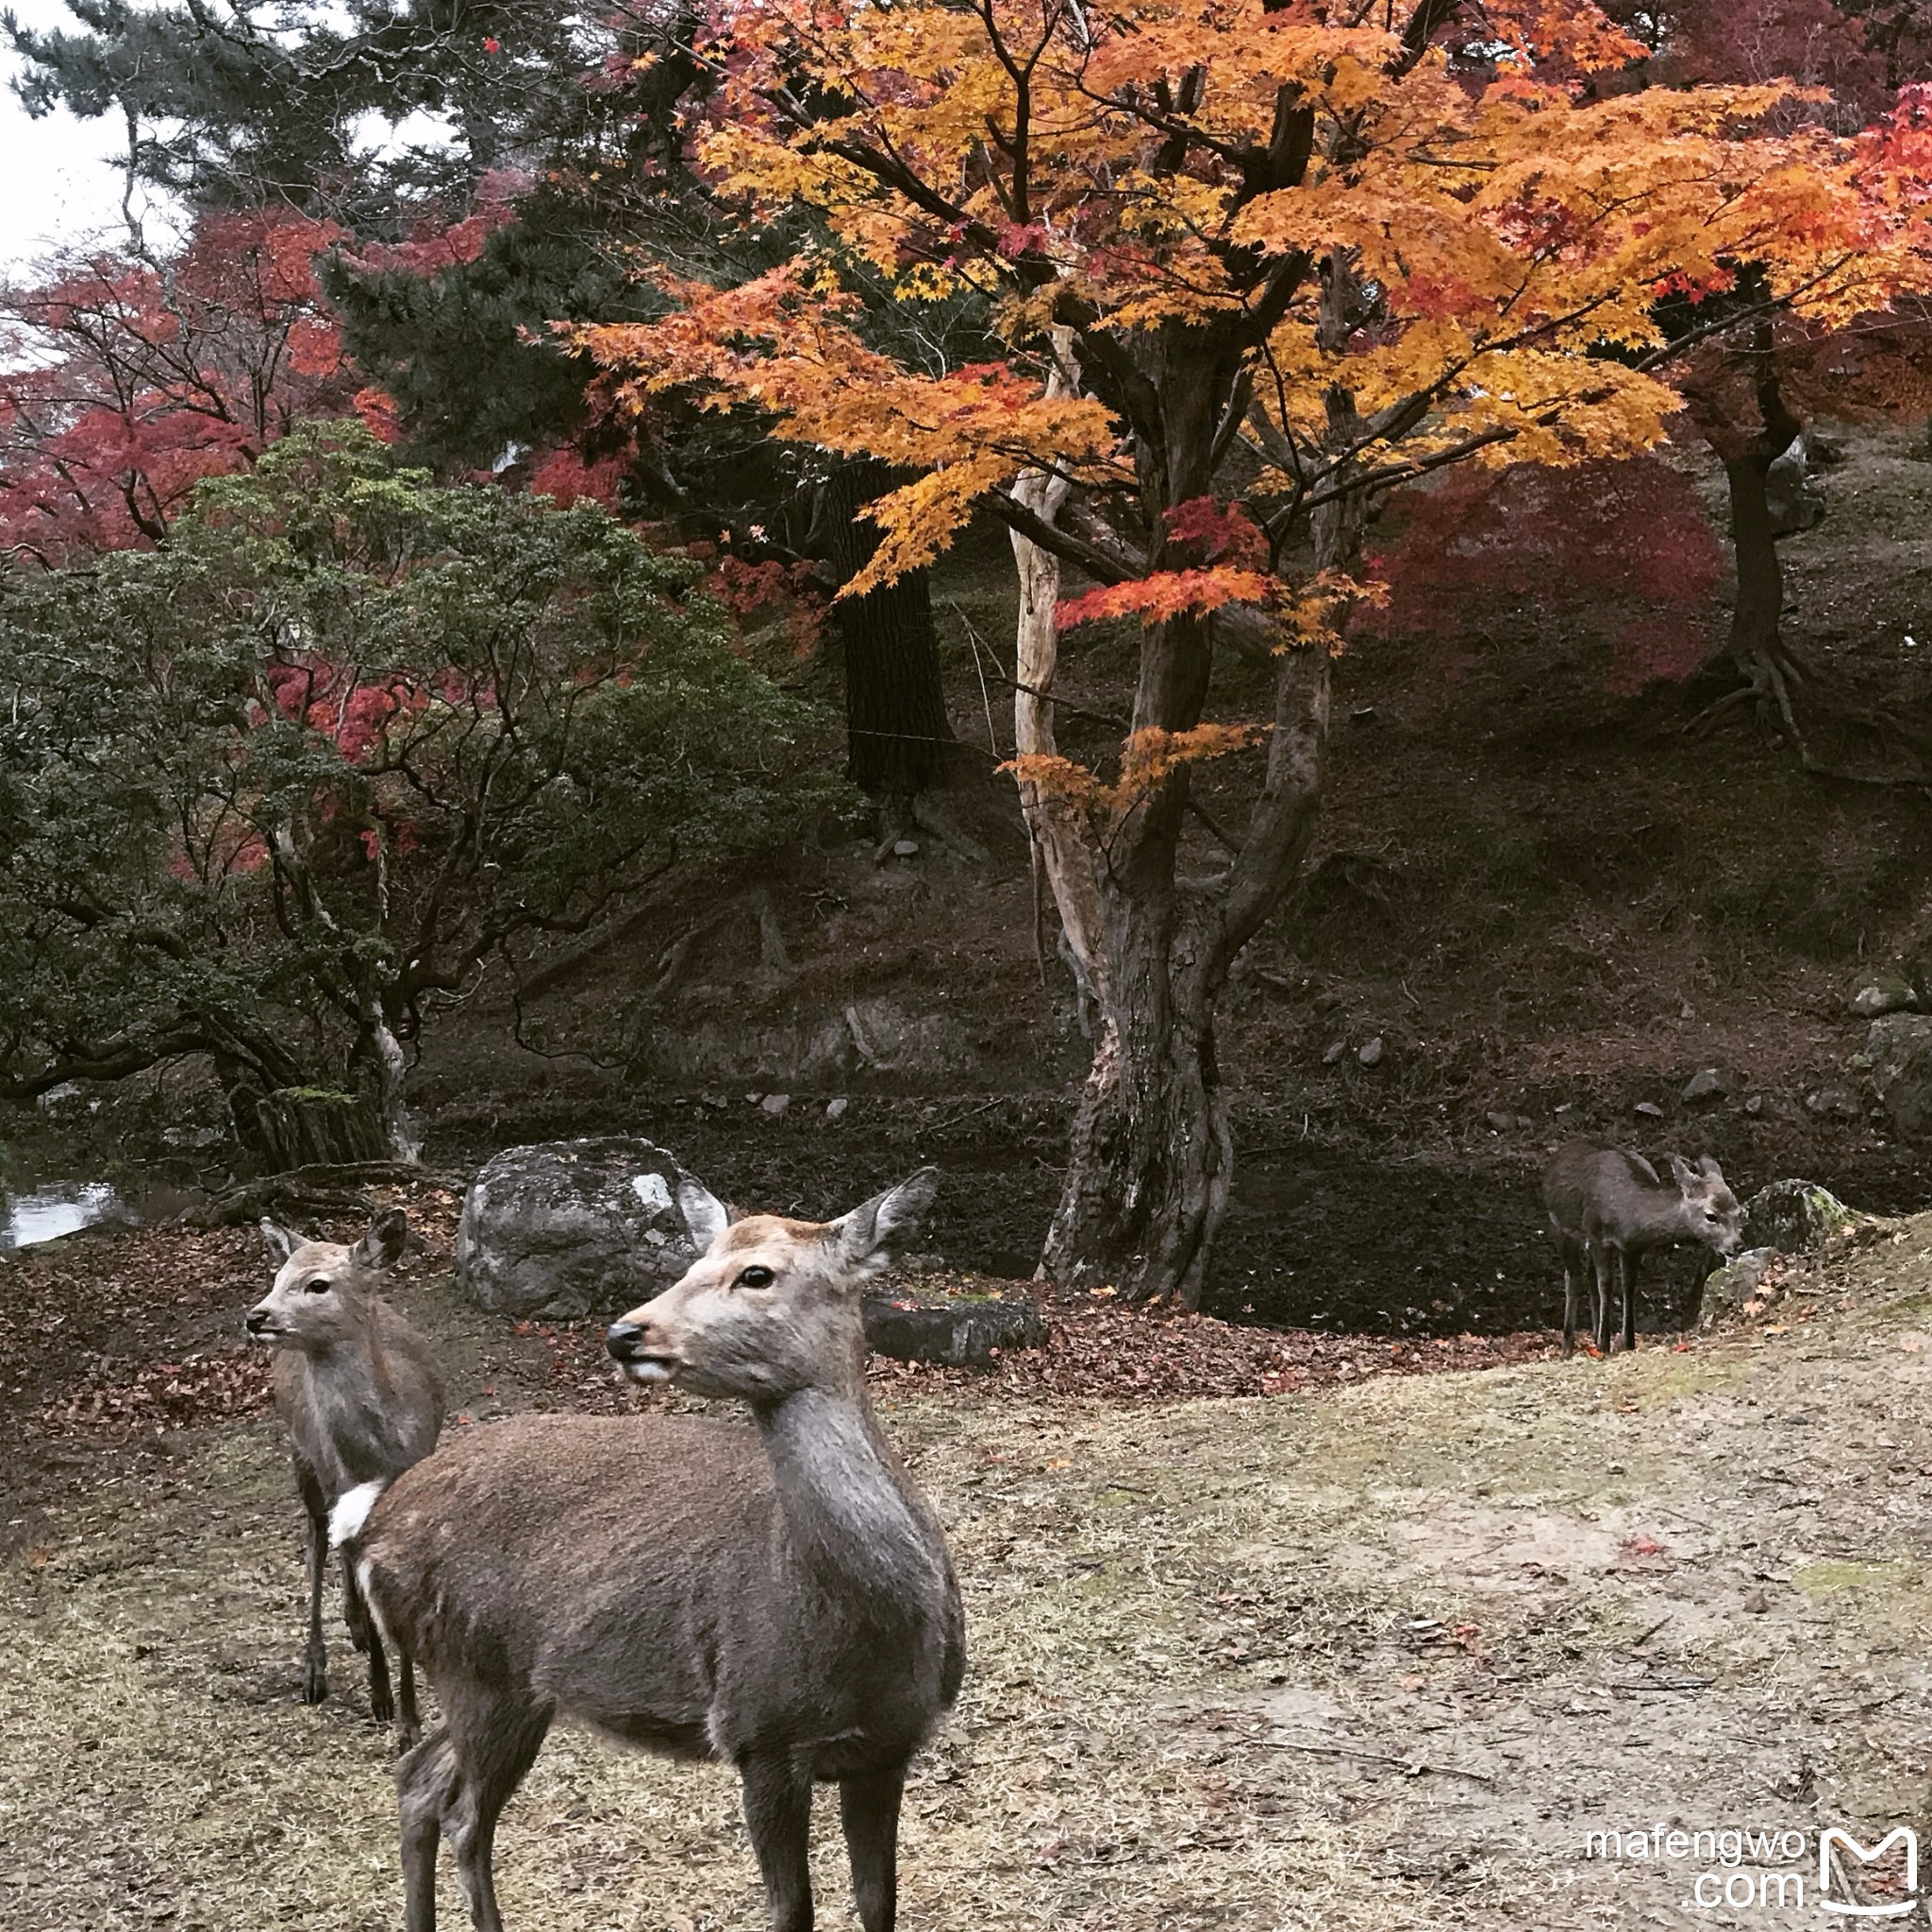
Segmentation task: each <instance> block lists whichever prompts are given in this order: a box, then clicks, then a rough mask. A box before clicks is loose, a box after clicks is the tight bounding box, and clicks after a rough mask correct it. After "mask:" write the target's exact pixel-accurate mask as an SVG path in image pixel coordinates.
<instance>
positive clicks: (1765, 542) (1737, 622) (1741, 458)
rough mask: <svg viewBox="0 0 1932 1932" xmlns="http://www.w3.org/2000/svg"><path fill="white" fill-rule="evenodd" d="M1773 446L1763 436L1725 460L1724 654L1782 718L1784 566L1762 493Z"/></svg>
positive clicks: (1785, 661)
mask: <svg viewBox="0 0 1932 1932" xmlns="http://www.w3.org/2000/svg"><path fill="white" fill-rule="evenodd" d="M1794 433H1795V430H1794ZM1770 441H1773V436H1772V434H1771V433H1767V434H1766V435H1765V436H1764V437H1762V438H1760V439H1759V440H1758V441H1757V444H1756V445H1755V446H1754V447H1752V448H1751V449H1748V450H1745V451H1743V452H1741V453H1740V454H1737V455H1733V456H1727V457H1726V458H1724V477H1725V480H1726V481H1727V482H1728V483H1729V485H1730V491H1731V549H1732V553H1733V555H1734V557H1735V558H1736V561H1737V568H1738V593H1737V598H1736V601H1735V602H1734V603H1733V604H1732V606H1731V631H1730V639H1729V641H1728V644H1727V649H1728V650H1729V653H1730V657H1731V661H1732V662H1733V663H1734V664H1735V665H1736V666H1737V667H1738V670H1739V673H1740V675H1742V677H1743V678H1744V680H1745V682H1746V683H1747V684H1748V685H1749V686H1750V688H1751V690H1752V691H1753V693H1754V694H1755V695H1756V696H1757V700H1758V702H1759V703H1760V704H1761V705H1764V706H1767V707H1770V708H1773V709H1775V710H1777V711H1779V712H1782V711H1784V710H1785V709H1786V708H1787V706H1788V703H1789V700H1788V698H1787V696H1786V693H1785V691H1784V679H1785V678H1786V677H1787V676H1788V675H1789V674H1790V660H1789V659H1788V658H1787V657H1786V655H1785V648H1784V639H1783V636H1782V634H1781V631H1780V625H1781V624H1782V621H1783V617H1784V608H1785V575H1784V566H1783V564H1782V563H1781V562H1780V561H1779V559H1778V554H1777V538H1776V533H1775V532H1774V529H1773V527H1772V517H1771V506H1770V503H1769V501H1768V498H1767V494H1766V491H1765V478H1766V476H1767V475H1769V474H1770V471H1771V466H1772V463H1773V462H1774V460H1775V459H1776V458H1777V457H1778V456H1779V455H1780V454H1781V453H1782V451H1781V448H1780V449H1777V450H1771V451H1770V452H1769V453H1768V454H1767V453H1766V447H1765V446H1766V445H1767V444H1768V443H1769V442H1770ZM1788 441H1789V439H1788ZM1786 722H1787V723H1788V724H1789V723H1790V721H1789V720H1787V721H1786Z"/></svg>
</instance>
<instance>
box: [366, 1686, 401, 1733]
mask: <svg viewBox="0 0 1932 1932" xmlns="http://www.w3.org/2000/svg"><path fill="white" fill-rule="evenodd" d="M369 1715H370V1716H371V1717H373V1718H374V1719H375V1722H376V1723H377V1724H393V1723H394V1722H395V1716H396V1703H395V1699H394V1698H393V1697H391V1695H390V1691H389V1686H388V1685H387V1684H372V1685H371V1686H370V1687H369Z"/></svg>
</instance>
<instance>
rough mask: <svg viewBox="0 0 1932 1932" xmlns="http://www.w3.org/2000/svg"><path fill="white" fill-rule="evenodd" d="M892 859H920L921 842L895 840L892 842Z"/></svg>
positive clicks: (915, 840)
mask: <svg viewBox="0 0 1932 1932" xmlns="http://www.w3.org/2000/svg"><path fill="white" fill-rule="evenodd" d="M892 857H893V858H918V857H919V841H918V840H917V839H894V840H893V841H892Z"/></svg>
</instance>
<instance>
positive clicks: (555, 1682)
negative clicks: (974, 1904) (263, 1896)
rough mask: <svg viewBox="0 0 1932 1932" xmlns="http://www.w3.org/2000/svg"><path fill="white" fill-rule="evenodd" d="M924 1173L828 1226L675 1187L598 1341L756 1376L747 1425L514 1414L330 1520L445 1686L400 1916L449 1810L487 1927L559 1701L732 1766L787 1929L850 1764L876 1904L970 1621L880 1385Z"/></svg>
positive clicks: (869, 1904)
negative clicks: (655, 1261) (687, 1231)
mask: <svg viewBox="0 0 1932 1932" xmlns="http://www.w3.org/2000/svg"><path fill="white" fill-rule="evenodd" d="M931 1191H932V1186H931V1181H930V1178H929V1176H928V1175H924V1174H922V1175H916V1176H914V1178H913V1179H912V1180H911V1181H908V1182H907V1183H906V1184H905V1185H904V1186H903V1187H901V1188H898V1189H895V1190H893V1191H891V1192H890V1193H887V1194H883V1195H880V1196H879V1197H878V1198H877V1199H876V1200H874V1201H870V1202H868V1203H866V1204H865V1206H864V1207H862V1208H856V1209H854V1211H853V1212H852V1213H851V1214H849V1215H847V1216H846V1217H845V1218H844V1219H843V1220H842V1221H839V1222H833V1223H830V1224H826V1225H824V1226H821V1225H818V1224H812V1223H806V1222H792V1221H783V1220H779V1219H777V1218H775V1217H772V1216H759V1217H756V1218H754V1219H751V1220H748V1221H743V1222H741V1223H739V1224H736V1225H735V1226H732V1227H730V1228H726V1227H724V1213H723V1209H722V1208H718V1207H717V1204H716V1203H715V1202H714V1201H711V1200H710V1197H709V1196H708V1195H704V1194H703V1193H702V1191H701V1190H696V1189H689V1190H687V1191H681V1198H682V1199H683V1201H684V1205H685V1208H686V1212H687V1214H688V1216H690V1218H691V1222H692V1224H693V1226H694V1227H703V1228H704V1229H705V1230H706V1231H707V1232H708V1234H709V1236H710V1240H709V1242H708V1248H707V1252H706V1253H705V1254H704V1255H703V1256H702V1257H700V1258H699V1260H698V1261H697V1262H695V1263H694V1264H693V1266H692V1267H691V1270H690V1271H689V1273H688V1274H686V1275H685V1276H684V1278H683V1279H682V1280H681V1281H679V1282H678V1283H677V1284H676V1285H675V1287H673V1288H671V1289H670V1290H668V1291H666V1292H665V1293H663V1294H662V1295H660V1296H658V1298H657V1300H655V1301H652V1302H648V1303H646V1304H645V1305H644V1306H643V1307H640V1308H637V1309H634V1310H633V1311H632V1312H631V1313H630V1314H629V1315H627V1316H625V1318H624V1320H623V1321H621V1322H619V1323H617V1324H614V1325H613V1327H612V1329H611V1331H610V1336H609V1346H610V1351H611V1353H612V1354H613V1355H614V1356H615V1357H617V1358H618V1359H619V1360H620V1361H622V1362H624V1363H625V1367H626V1370H627V1372H628V1373H630V1374H632V1375H633V1376H634V1377H635V1378H636V1379H639V1380H665V1379H672V1380H675V1381H677V1382H679V1383H680V1384H681V1385H683V1386H684V1387H686V1388H690V1389H692V1390H695V1391H700V1392H703V1393H707V1394H713V1395H736V1396H740V1397H741V1398H743V1399H744V1400H745V1401H746V1402H748V1403H749V1405H750V1407H751V1410H752V1419H753V1420H752V1426H749V1427H746V1426H744V1425H742V1424H725V1423H719V1422H714V1421H709V1420H700V1419H693V1418H684V1417H674V1416H660V1415H647V1416H639V1417H636V1418H626V1419H622V1420H616V1421H606V1420H598V1419H593V1418H590V1417H573V1416H525V1417H520V1418H518V1419H516V1420H514V1421H509V1422H505V1423H500V1424H494V1425H492V1426H491V1427H489V1428H485V1429H478V1430H475V1431H474V1432H471V1433H469V1434H466V1435H465V1436H464V1437H462V1438H461V1439H460V1440H458V1441H453V1442H450V1443H448V1444H446V1445H445V1446H444V1447H442V1448H441V1449H440V1450H439V1451H438V1452H437V1454H436V1455H435V1456H433V1457H430V1458H429V1459H428V1460H427V1461H426V1462H423V1463H420V1464H418V1465H417V1466H416V1467H415V1468H414V1469H412V1470H410V1471H409V1472H408V1474H405V1475H403V1476H402V1477H400V1478H399V1479H398V1480H397V1481H396V1483H395V1484H394V1485H393V1486H392V1487H391V1489H389V1490H388V1491H386V1492H385V1493H384V1494H383V1495H382V1496H381V1498H380V1499H379V1500H378V1501H377V1502H376V1503H375V1506H374V1507H373V1509H371V1510H370V1511H369V1513H368V1515H367V1518H366V1521H365V1522H364V1523H363V1524H362V1525H361V1527H360V1528H359V1530H356V1529H355V1528H354V1526H353V1525H352V1524H345V1527H347V1528H349V1529H350V1531H351V1534H352V1535H353V1536H354V1543H353V1547H354V1549H355V1552H356V1557H357V1561H358V1565H359V1567H360V1571H361V1574H362V1576H363V1579H364V1585H365V1588H366V1589H367V1591H368V1592H369V1595H370V1598H371V1600H372V1602H373V1603H374V1604H375V1607H376V1610H377V1612H378V1613H379V1615H380V1617H381V1619H382V1623H383V1624H384V1627H385V1628H387V1629H389V1630H391V1632H393V1633H394V1635H395V1636H396V1638H397V1640H398V1641H400V1642H402V1643H404V1644H406V1645H407V1646H408V1649H409V1650H410V1651H411V1652H412V1653H413V1654H414V1655H415V1656H416V1657H419V1658H421V1660H422V1662H423V1665H424V1668H425V1670H426V1671H427V1672H428V1674H429V1676H430V1678H431V1680H432V1681H433V1682H434V1684H435V1686H436V1691H437V1695H438V1697H439V1699H440V1700H441V1706H442V1709H443V1713H444V1719H443V1723H442V1724H441V1725H440V1726H439V1727H438V1728H437V1729H436V1730H434V1731H432V1732H431V1733H430V1734H429V1735H428V1736H427V1737H426V1738H425V1740H423V1742H422V1743H421V1744H420V1745H419V1746H418V1747H417V1748H416V1749H415V1750H414V1751H413V1752H412V1753H411V1754H410V1755H409V1756H408V1758H406V1759H405V1760H404V1762H403V1764H402V1766H401V1769H400V1774H399V1782H400V1801H401V1812H402V1832H403V1869H404V1888H405V1896H406V1898H407V1901H408V1928H409V1932H433V1928H434V1926H435V1923H436V1899H435V1868H436V1851H437V1843H438V1840H439V1837H440V1836H441V1837H447V1838H448V1839H449V1840H451V1843H452V1846H453V1848H454V1850H455V1853H456V1858H457V1865H458V1874H459V1876H460V1878H461V1880H462V1883H463V1887H464V1890H465V1892H466V1893H467V1895H468V1900H469V1906H470V1913H471V1918H472V1922H473V1924H475V1927H477V1928H478V1932H501V1924H502V1922H501V1919H500V1917H499V1916H498V1912H497V1907H496V1900H495V1892H494V1883H493V1877H492V1873H491V1840H492V1838H493V1835H494V1831H495V1825H496V1820H497V1816H498V1814H499V1813H500V1812H501V1810H502V1808H503V1806H504V1804H505V1803H506V1802H507V1801H508V1797H509V1795H510V1793H511V1792H512V1791H513V1790H515V1789H516V1787H517V1785H518V1784H519V1782H520V1781H521V1780H522V1778H523V1776H524V1774H525V1772H526V1771H527V1770H528V1769H529V1766H530V1764H531V1762H532V1761H533V1760H534V1759H535V1757H536V1755H537V1751H538V1749H539V1747H540V1746H541V1743H542V1740H543V1737H544V1735H545V1733H546V1732H547V1730H548V1729H549V1727H550V1724H551V1723H552V1722H553V1721H554V1720H555V1719H556V1718H558V1717H570V1718H574V1719H575V1720H577V1721H578V1722H580V1723H585V1724H591V1725H594V1726H595V1727H596V1728H598V1729H600V1730H602V1731H604V1732H605V1733H607V1734H608V1735H609V1736H611V1737H613V1738H617V1739H620V1740H624V1741H625V1742H627V1743H630V1744H634V1745H640V1746H642V1747H644V1748H646V1749H649V1750H654V1751H658V1752H662V1753H665V1754H666V1755H668V1756H671V1757H687V1758H703V1757H717V1758H722V1759H724V1760H725V1761H727V1762H730V1763H732V1764H734V1765H736V1766H737V1768H738V1770H739V1773H740V1774H741V1778H742V1780H743V1787H744V1805H745V1815H746V1823H747V1824H748V1826H749V1829H750V1833H751V1839H752V1843H753V1846H754V1848H755V1849H756V1851H757V1854H758V1862H759V1866H760V1869H761V1871H762V1874H763V1877H764V1883H765V1891H766V1898H767V1903H768V1906H769V1909H770V1913H771V1922H772V1925H773V1927H774V1932H808V1928H809V1927H810V1925H811V1923H812V1901H811V1890H810V1885H809V1881H808V1874H807V1865H806V1853H807V1841H808V1829H809V1821H810V1809H811V1796H812V1786H813V1784H814V1783H815V1782H821V1781H831V1782H836V1783H837V1784H838V1785H839V1788H840V1808H841V1819H842V1821H843V1824H844V1829H845V1838H846V1843H847V1847H848V1849H849V1851H850V1854H851V1859H852V1874H853V1889H854V1891H855V1894H856V1897H857V1901H858V1912H859V1917H860V1920H861V1922H862V1924H863V1925H864V1927H865V1932H891V1926H892V1924H893V1918H894V1913H895V1896H896V1873H895V1867H896V1852H895V1846H896V1835H897V1821H898V1813H899V1798H900V1790H901V1787H902V1785H903V1783H904V1780H905V1776H906V1768H907V1763H908V1759H909V1758H910V1757H911V1756H912V1754H913V1753H914V1752H915V1751H916V1750H917V1749H918V1748H919V1746H920V1744H921V1743H922V1742H923V1741H924V1740H925V1738H926V1737H927V1736H928V1734H929V1733H930V1732H931V1730H932V1728H933V1726H934V1724H937V1722H938V1721H939V1719H940V1717H941V1715H942V1714H943V1712H944V1711H945V1710H946V1708H947V1707H949V1706H950V1705H951V1703H952V1701H953V1698H954V1696H955V1694H956V1693H957V1691H958V1685H959V1677H960V1673H961V1670H962V1668H963V1663H964V1648H963V1636H962V1627H961V1616H960V1607H959V1595H958V1586H957V1584H956V1583H955V1581H954V1578H953V1572H952V1565H951V1562H950V1560H949V1559H948V1557H947V1553H946V1546H945V1541H944V1538H943V1536H942V1535H941V1531H940V1528H939V1525H938V1524H937V1523H936V1522H935V1521H934V1520H933V1518H932V1516H931V1514H930V1512H929V1511H928V1510H927V1509H926V1507H925V1505H924V1502H923V1501H922V1500H921V1498H920V1496H919V1494H918V1492H917V1491H915V1490H914V1488H913V1486H912V1484H911V1481H910V1479H909V1478H908V1475H907V1474H906V1472H905V1470H904V1469H903V1468H902V1467H901V1465H900V1463H899V1461H898V1458H897V1457H895V1456H894V1455H893V1454H892V1452H891V1448H890V1446H889V1445H888V1444H887V1443H886V1441H885V1440H884V1438H883V1437H882V1435H881V1434H880V1432H879V1429H878V1426H877V1424H876V1423H875V1421H874V1417H873V1414H872V1410H871V1407H870V1405H869V1403H868V1402H867V1400H866V1395H865V1388H864V1379H863V1373H862V1372H863V1366H864V1341H863V1335H862V1330H861V1326H860V1322H859V1310H858V1290H859V1286H860V1284H861V1283H862V1281H863V1280H864V1278H865V1277H866V1275H867V1274H870V1273H871V1272H872V1271H873V1270H874V1268H875V1267H876V1266H877V1265H878V1264H879V1262H880V1260H881V1259H882V1258H883V1256H884V1254H885V1252H886V1250H887V1249H888V1247H889V1246H890V1245H891V1244H892V1243H893V1242H894V1241H895V1240H897V1239H898V1238H899V1237H901V1236H903V1235H904V1234H905V1233H907V1232H908V1231H909V1230H910V1228H911V1227H912V1225H914V1224H915V1223H916V1221H917V1219H918V1217H919V1216H920V1215H921V1214H922V1213H923V1212H924V1208H925V1206H926V1204H927V1202H928V1201H929V1199H930V1197H931ZM758 1269H769V1270H770V1271H771V1279H770V1281H769V1282H765V1281H763V1280H762V1279H761V1278H760V1277H759V1276H758V1274H757V1271H758ZM748 1270H749V1271H752V1272H751V1274H749V1275H747V1271H748Z"/></svg>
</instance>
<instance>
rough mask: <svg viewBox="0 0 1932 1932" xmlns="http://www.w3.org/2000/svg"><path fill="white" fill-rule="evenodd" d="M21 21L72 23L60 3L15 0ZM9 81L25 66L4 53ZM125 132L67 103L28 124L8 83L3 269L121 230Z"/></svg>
mask: <svg viewBox="0 0 1932 1932" xmlns="http://www.w3.org/2000/svg"><path fill="white" fill-rule="evenodd" d="M12 6H13V10H14V12H15V13H17V14H18V15H19V16H20V19H21V22H22V24H23V25H27V26H33V27H51V26H63V25H73V24H74V23H73V19H72V16H71V15H70V14H69V13H68V12H67V9H66V8H64V7H62V6H61V4H60V0H12ZM0 59H4V64H5V72H6V78H7V80H8V82H11V80H12V79H13V76H14V75H16V74H17V73H18V72H19V71H20V63H19V62H18V61H17V60H16V59H15V58H13V54H12V52H11V50H10V49H9V50H8V52H7V53H6V54H5V55H4V56H0ZM121 138H122V130H121V128H120V126H119V125H117V124H116V123H115V122H114V121H113V120H112V119H111V118H109V117H107V116H103V117H102V118H101V119H100V120H98V121H76V120H75V118H74V116H73V115H72V114H70V113H68V112H67V111H66V110H65V109H64V108H63V109H61V110H60V111H59V112H58V113H57V114H50V115H48V116H47V117H46V118H45V119H44V120H42V121H29V120H28V119H27V117H26V113H25V109H24V108H22V107H21V105H20V102H19V101H18V99H16V98H15V96H14V93H13V91H12V89H11V87H10V86H8V88H7V89H6V91H5V92H0V274H7V275H11V274H14V273H17V272H18V271H19V270H20V269H21V268H23V267H25V265H27V264H29V263H30V262H31V261H32V260H33V258H35V257H36V256H37V255H40V254H42V253H44V252H45V251H46V250H47V249H48V248H50V247H52V246H56V245H58V244H60V243H63V242H81V241H85V240H86V239H87V238H88V237H90V236H92V235H96V234H99V233H101V232H102V231H104V230H108V229H111V230H115V231H117V232H118V230H119V227H120V222H121V175H120V173H119V171H118V170H117V169H116V168H115V167H114V166H112V164H111V162H112V158H114V157H116V156H118V154H119V153H120V150H121Z"/></svg>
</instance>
